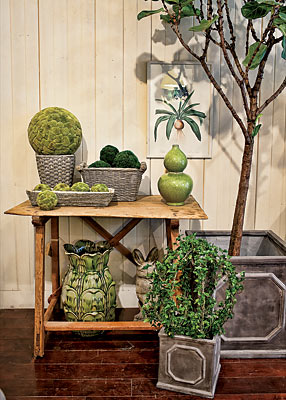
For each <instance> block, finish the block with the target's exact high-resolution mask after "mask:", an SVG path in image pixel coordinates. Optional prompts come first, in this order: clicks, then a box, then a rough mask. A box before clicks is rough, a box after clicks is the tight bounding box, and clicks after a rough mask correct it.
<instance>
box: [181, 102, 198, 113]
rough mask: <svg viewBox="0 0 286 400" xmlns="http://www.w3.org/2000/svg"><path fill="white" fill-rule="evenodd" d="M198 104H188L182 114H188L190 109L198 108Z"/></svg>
mask: <svg viewBox="0 0 286 400" xmlns="http://www.w3.org/2000/svg"><path fill="white" fill-rule="evenodd" d="M199 105H200V103H194V104H190V105H189V106H188V107H186V108H185V109H184V110H182V111H184V112H189V110H191V109H192V108H194V107H195V106H199Z"/></svg>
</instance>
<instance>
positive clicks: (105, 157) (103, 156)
mask: <svg viewBox="0 0 286 400" xmlns="http://www.w3.org/2000/svg"><path fill="white" fill-rule="evenodd" d="M118 153H119V150H118V148H117V147H115V146H112V145H111V144H108V145H107V146H104V147H103V148H102V149H101V150H100V157H99V158H100V160H101V161H104V162H106V163H108V164H110V165H113V161H114V159H115V157H116V155H117V154H118Z"/></svg>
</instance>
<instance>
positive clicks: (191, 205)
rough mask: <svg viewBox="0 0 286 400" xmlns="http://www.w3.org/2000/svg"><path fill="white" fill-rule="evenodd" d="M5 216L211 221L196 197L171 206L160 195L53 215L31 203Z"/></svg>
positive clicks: (58, 209)
mask: <svg viewBox="0 0 286 400" xmlns="http://www.w3.org/2000/svg"><path fill="white" fill-rule="evenodd" d="M5 214H12V215H23V216H32V217H44V216H49V217H56V216H58V217H82V216H89V217H117V218H158V219H159V218H167V219H207V218H208V217H207V215H206V214H205V212H204V210H202V208H201V207H200V205H199V204H198V203H197V201H196V200H195V199H194V198H193V196H190V197H189V199H188V200H187V201H186V203H185V204H184V205H183V206H168V205H167V204H166V203H165V202H164V201H163V200H162V198H161V196H159V195H157V196H138V199H137V200H136V201H130V202H111V203H110V204H109V206H108V207H56V208H55V209H54V210H51V211H43V210H40V208H39V207H34V206H32V205H31V203H30V201H29V200H27V201H24V202H23V203H21V204H19V205H17V206H15V207H13V208H11V209H9V210H7V211H5Z"/></svg>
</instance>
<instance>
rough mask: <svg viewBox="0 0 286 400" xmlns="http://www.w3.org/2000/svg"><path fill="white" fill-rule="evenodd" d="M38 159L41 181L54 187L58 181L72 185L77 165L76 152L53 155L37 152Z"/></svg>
mask: <svg viewBox="0 0 286 400" xmlns="http://www.w3.org/2000/svg"><path fill="white" fill-rule="evenodd" d="M36 161H37V168H38V173H39V177H40V182H41V183H45V184H47V185H49V186H50V187H52V188H53V187H54V186H56V184H57V183H66V184H67V185H69V186H71V185H72V181H73V174H74V167H75V155H74V154H68V155H53V156H50V155H39V154H36Z"/></svg>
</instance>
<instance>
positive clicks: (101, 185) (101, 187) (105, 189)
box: [90, 183, 109, 192]
mask: <svg viewBox="0 0 286 400" xmlns="http://www.w3.org/2000/svg"><path fill="white" fill-rule="evenodd" d="M90 190H91V192H109V189H108V187H107V186H106V185H105V184H104V183H97V184H96V185H93V186H92V187H91V188H90Z"/></svg>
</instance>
